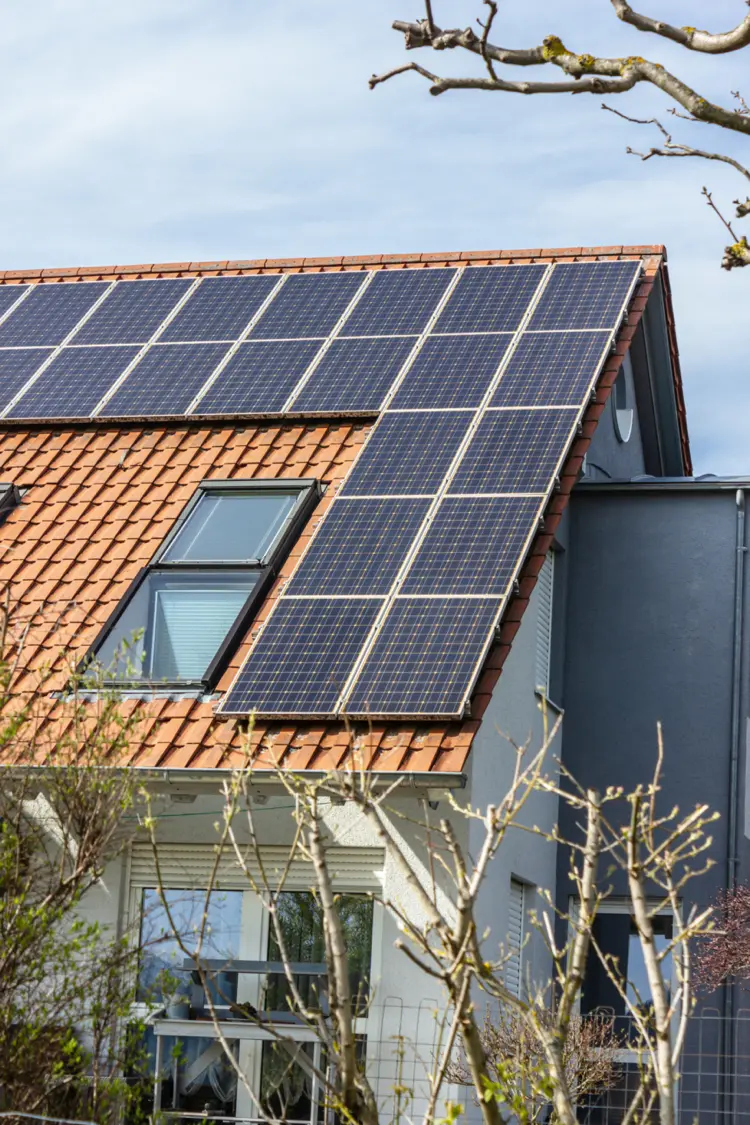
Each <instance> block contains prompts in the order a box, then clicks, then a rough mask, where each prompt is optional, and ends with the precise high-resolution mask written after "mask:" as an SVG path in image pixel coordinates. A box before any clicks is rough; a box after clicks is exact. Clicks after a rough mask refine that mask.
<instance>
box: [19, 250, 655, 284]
mask: <svg viewBox="0 0 750 1125" xmlns="http://www.w3.org/2000/svg"><path fill="white" fill-rule="evenodd" d="M645 256H650V257H654V256H656V257H660V258H662V259H663V260H664V261H666V258H667V251H666V247H664V246H663V245H651V246H647V245H644V246H565V247H547V248H545V247H539V248H537V249H531V250H529V249H521V250H461V251H458V250H446V251H439V252H436V253H423V254H349V255H339V256H333V257H323V258H255V259H241V258H238V259H227V260H226V261H205V262H152V263H136V264H131V265H112V266H64V267H60V268H53V269H20V270H0V284H6V283H8V282H15V283H20V282H24V281H28V282H31V281H36V282H39V281H51V280H55V281H80V280H83V279H86V278H88V279H90V280H94V279H96V278H103V277H110V278H122V277H128V278H138V277H160V276H163V275H165V274H170V275H174V274H177V275H179V276H204V275H207V276H217V275H221V274H227V273H228V274H242V273H283V272H286V271H288V272H294V273H301V272H304V271H307V270H310V271H316V272H323V271H328V270H355V269H365V268H366V267H373V266H375V267H380V268H381V269H382V268H386V269H387V268H389V267H390V268H394V267H396V268H397V267H399V266H404V267H407V268H409V267H411V268H418V267H420V266H422V267H425V266H442V265H446V266H447V265H454V264H456V263H475V264H482V263H486V262H504V263H506V264H508V265H512V264H514V263H518V262H529V261H556V260H558V259H560V258H565V259H571V258H572V259H582V260H596V261H600V260H601V259H606V258H612V259H615V260H616V259H620V258H633V257H639V258H640V257H645Z"/></svg>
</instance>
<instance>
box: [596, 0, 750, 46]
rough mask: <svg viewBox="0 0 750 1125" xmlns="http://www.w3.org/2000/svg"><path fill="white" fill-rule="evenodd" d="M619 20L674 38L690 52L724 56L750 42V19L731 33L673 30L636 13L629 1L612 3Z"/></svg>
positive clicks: (666, 24)
mask: <svg viewBox="0 0 750 1125" xmlns="http://www.w3.org/2000/svg"><path fill="white" fill-rule="evenodd" d="M610 2H611V4H612V7H613V8H614V10H615V13H616V15H617V17H618V19H621V20H622V21H623V23H629V24H630V26H631V27H635V28H637V29H638V31H648V32H652V33H653V34H654V35H660V36H661V37H662V39H671V40H672V42H673V43H679V44H680V46H681V47H687V49H688V50H689V51H702V52H704V53H705V54H709V55H722V54H726V53H727V52H729V51H739V50H740V49H741V48H742V47H747V45H748V43H750V16H745V18H744V20H741V21H740V23H738V25H737V27H735V28H732V30H731V31H724V32H719V33H718V34H713V35H712V34H711V33H710V32H708V31H699V30H698V28H696V27H673V26H672V24H669V23H665V22H664V20H657V19H653V18H652V17H651V16H642V15H641V14H640V13H639V12H634V11H633V9H632V8H631V7H630V4H628V2H627V0H610Z"/></svg>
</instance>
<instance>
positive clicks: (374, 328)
mask: <svg viewBox="0 0 750 1125" xmlns="http://www.w3.org/2000/svg"><path fill="white" fill-rule="evenodd" d="M454 274H455V270H448V269H445V268H444V267H441V268H440V269H420V270H409V269H407V270H404V269H401V270H380V271H378V272H377V273H376V274H375V277H374V278H373V279H372V282H371V284H370V285H369V286H368V287H367V289H366V290H365V292H364V294H363V296H362V298H361V300H360V301H358V302H357V304H356V306H355V308H354V310H353V311H352V314H351V316H350V317H349V319H348V320H347V321H346V323H345V324H344V326H343V328H342V330H341V335H342V336H396V335H400V334H406V335H413V334H415V333H420V332H422V331H423V330H424V329H425V327H426V326H427V322H428V320H429V319H430V317H431V316H432V314H433V313H434V311H435V309H436V307H437V304H438V302H439V300H440V298H441V297H442V296H443V294H444V292H445V290H446V289H447V287H448V285H449V283H450V282H451V280H452V278H453V275H454Z"/></svg>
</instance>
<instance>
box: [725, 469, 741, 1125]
mask: <svg viewBox="0 0 750 1125" xmlns="http://www.w3.org/2000/svg"><path fill="white" fill-rule="evenodd" d="M735 500H736V504H737V522H736V540H735V561H734V628H733V650H732V731H731V746H730V756H729V800H728V805H729V807H728V810H727V878H726V888H727V891H731V890H732V889H733V888H734V886H735V884H736V882H737V866H738V863H739V839H738V831H737V830H738V824H739V816H738V808H737V804H738V800H739V766H740V739H741V723H740V715H741V705H742V651H743V648H744V612H743V611H744V601H745V554H746V553H747V547H746V546H745V492H744V489H742V488H738V489H737V492H736V494H735ZM723 1008H724V1011H723V1015H724V1019H723V1021H722V1022H723V1024H724V1050H723V1052H722V1053H723V1055H724V1063H725V1066H726V1067H727V1069H726V1071H725V1081H724V1099H725V1100H724V1111H725V1113H726V1114H727V1117H729V1116H730V1115H731V1112H732V1103H733V1097H734V1076H733V1074H732V1071H731V1065H730V1060H732V1059H733V1058H734V1047H735V1029H734V988H733V986H732V984H731V983H730V982H729V981H727V982H726V983H725V985H724V997H723Z"/></svg>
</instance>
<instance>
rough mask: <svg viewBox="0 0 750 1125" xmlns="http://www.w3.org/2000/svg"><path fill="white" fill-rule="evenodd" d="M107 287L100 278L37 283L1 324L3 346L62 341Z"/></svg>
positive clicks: (35, 344)
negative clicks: (44, 283) (96, 279)
mask: <svg viewBox="0 0 750 1125" xmlns="http://www.w3.org/2000/svg"><path fill="white" fill-rule="evenodd" d="M106 288H107V285H106V283H105V282H101V281H88V282H86V281H82V282H75V283H67V284H65V285H52V284H49V285H35V286H34V290H33V292H32V293H30V294H29V296H28V297H27V298H26V300H25V301H24V302H23V303H22V304H21V305H19V306H18V308H17V309H16V310H15V312H12V313H11V314H10V316H9V317H8V319H7V320H5V321H3V323H2V324H0V347H9V346H12V345H17V346H19V347H26V348H32V347H35V346H37V347H46V346H50V345H54V344H59V343H61V342H62V341H63V340H64V339H65V337H66V336H67V335H68V334H69V333H70V332H72V330H73V329H74V328H75V326H76V324H77V323H78V321H79V320H80V319H81V317H82V316H84V314H85V313H87V312H88V310H89V309H90V308H91V306H92V305H93V304H94V302H95V301H97V300H98V299H99V297H101V295H102V293H103V292H104V291H105V289H106Z"/></svg>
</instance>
